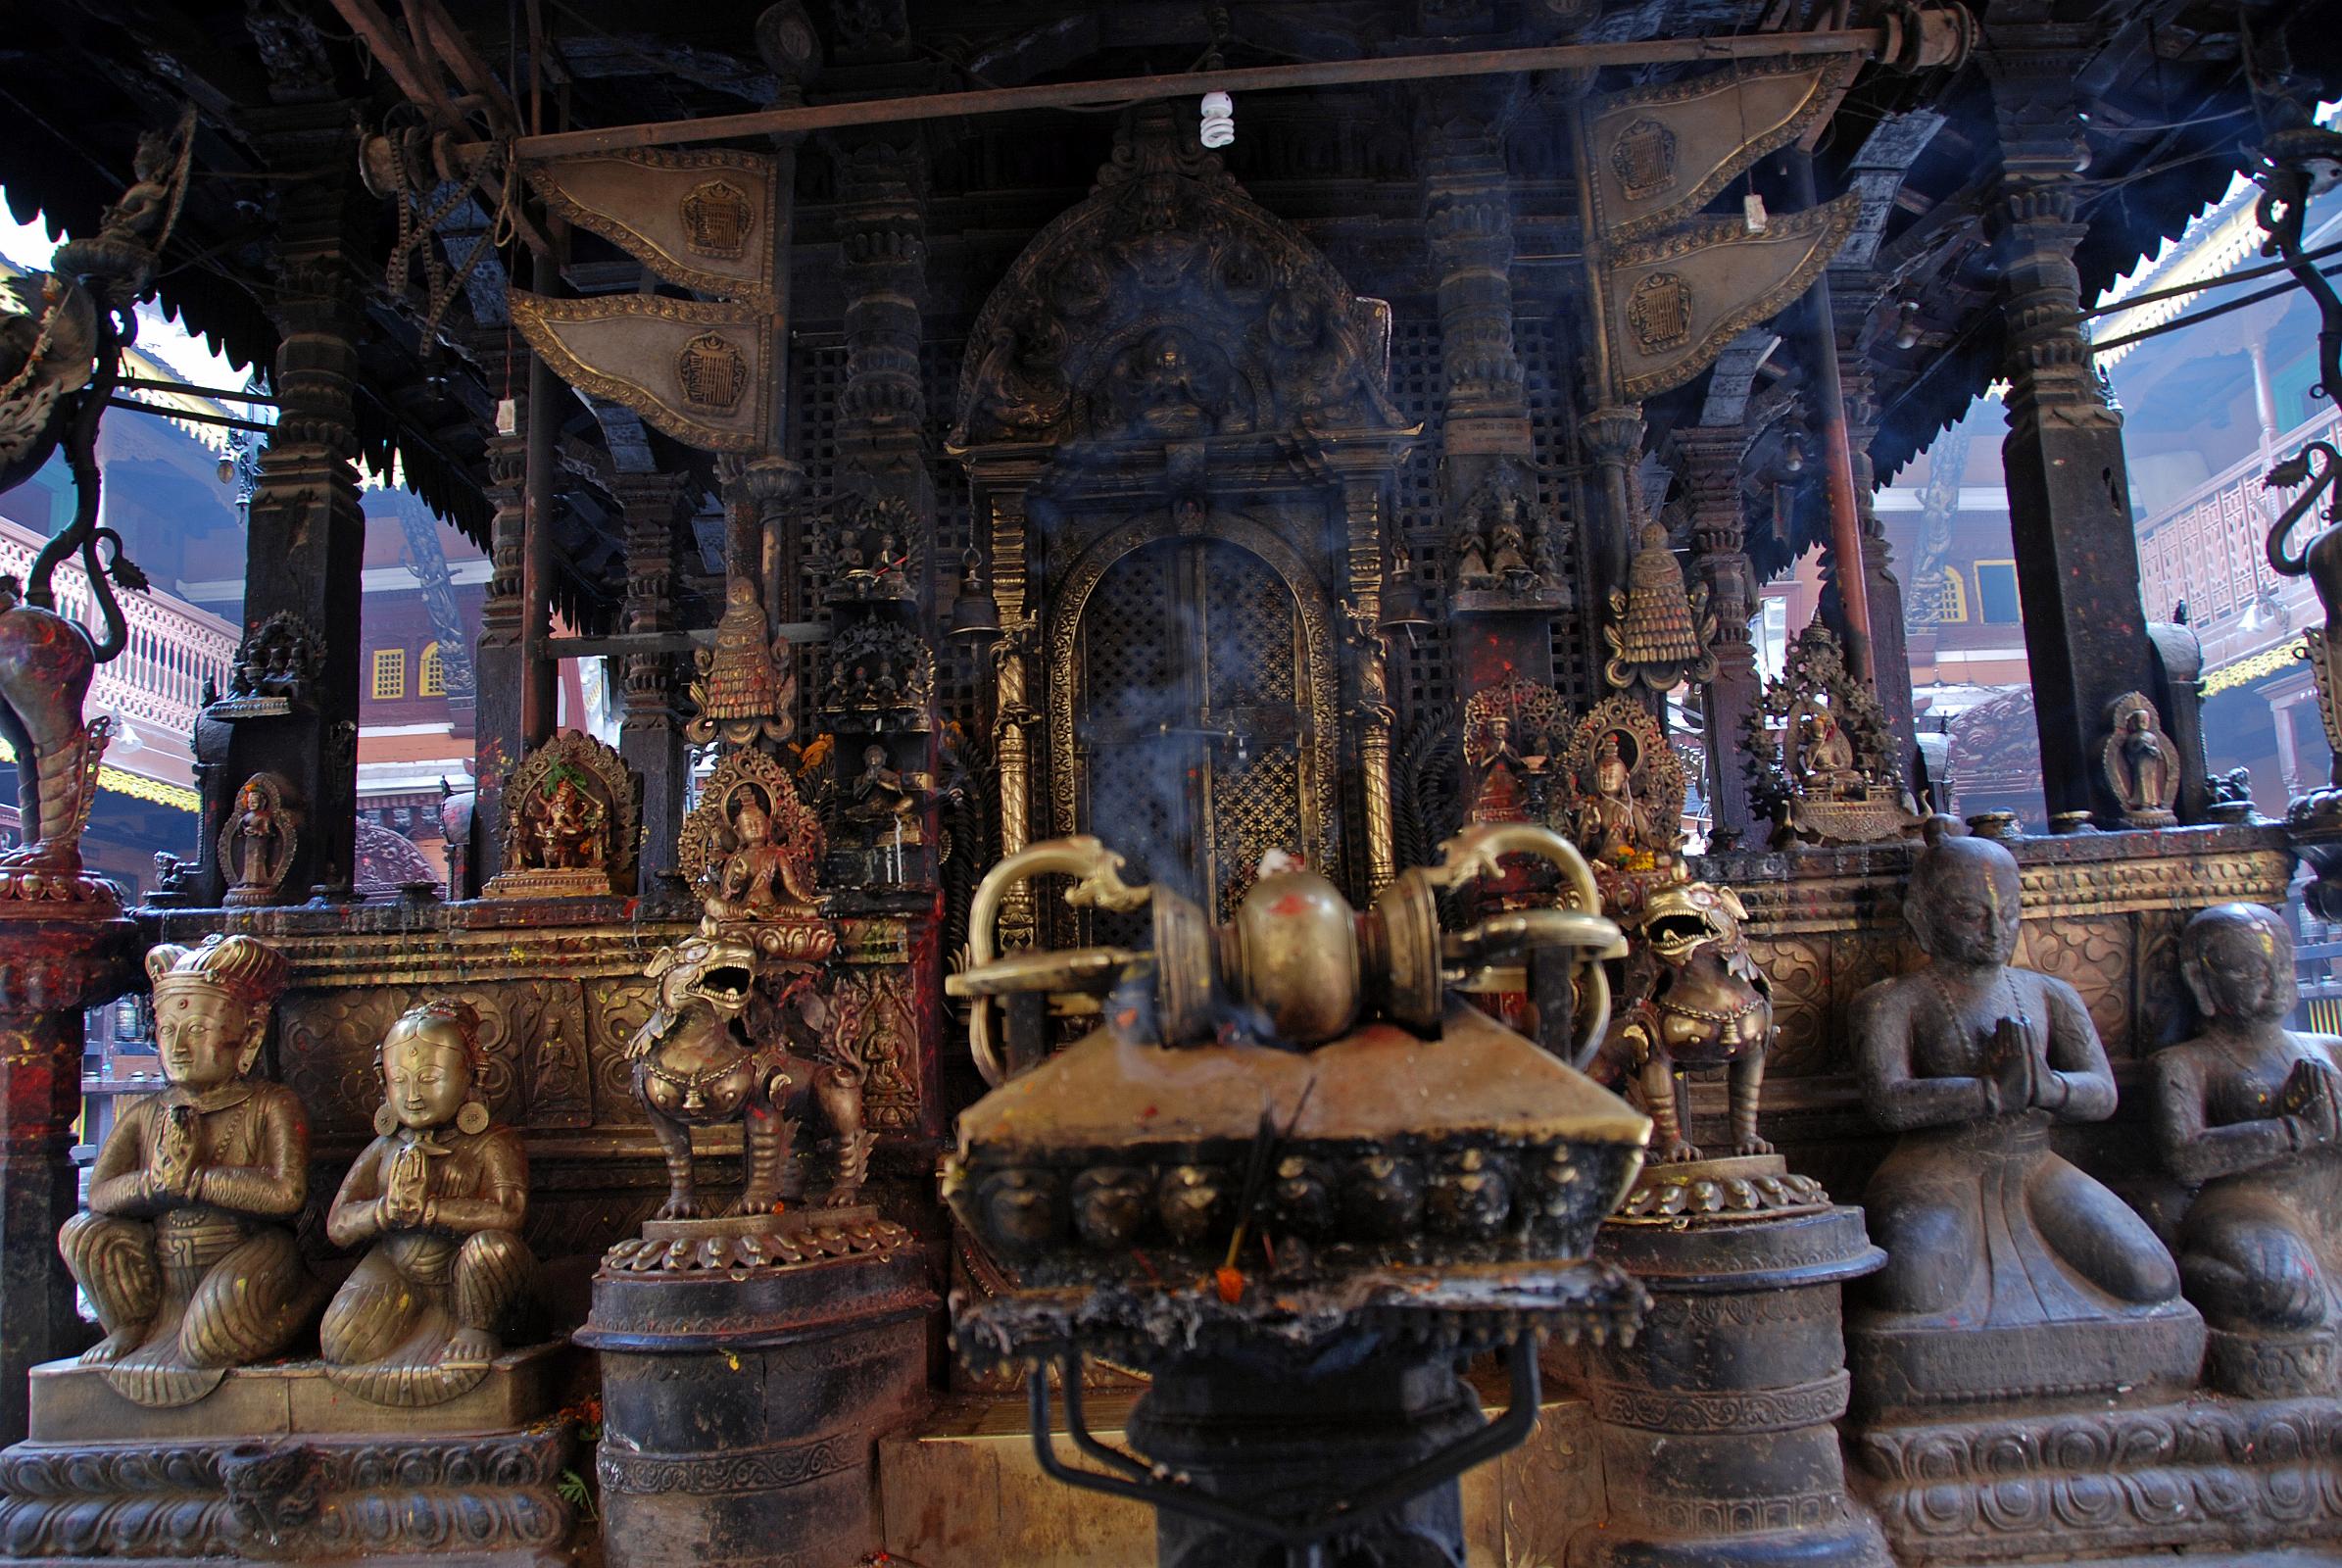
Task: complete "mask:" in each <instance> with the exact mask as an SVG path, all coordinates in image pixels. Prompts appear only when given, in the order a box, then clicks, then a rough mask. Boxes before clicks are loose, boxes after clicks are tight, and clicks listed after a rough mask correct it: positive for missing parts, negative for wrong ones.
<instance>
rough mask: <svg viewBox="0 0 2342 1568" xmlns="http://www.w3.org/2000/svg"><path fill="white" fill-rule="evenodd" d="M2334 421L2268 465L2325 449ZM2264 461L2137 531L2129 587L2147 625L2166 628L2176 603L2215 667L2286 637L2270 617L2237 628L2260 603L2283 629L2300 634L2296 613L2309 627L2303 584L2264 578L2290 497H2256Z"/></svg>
mask: <svg viewBox="0 0 2342 1568" xmlns="http://www.w3.org/2000/svg"><path fill="white" fill-rule="evenodd" d="M2337 421H2342V410H2337V409H2335V408H2334V407H2333V406H2331V405H2328V406H2327V407H2325V408H2323V409H2320V410H2318V414H2317V415H2316V416H2315V417H2312V418H2310V419H2308V420H2307V421H2305V422H2304V423H2302V424H2299V425H2296V426H2295V427H2294V428H2293V429H2291V430H2289V431H2287V432H2286V433H2285V434H2284V435H2283V436H2282V437H2281V438H2280V439H2279V440H2278V441H2277V443H2276V446H2275V450H2274V456H2275V457H2277V458H2286V457H2290V456H2292V455H2293V454H2294V453H2296V452H2299V451H2300V450H2301V449H2302V445H2303V443H2305V442H2308V441H2314V440H2317V439H2318V438H2320V437H2324V438H2327V439H2331V438H2332V437H2333V434H2334V430H2335V426H2336V423H2337ZM2269 461H2270V460H2269V459H2267V458H2264V457H2263V456H2262V455H2261V454H2260V453H2258V452H2256V453H2254V454H2253V455H2252V456H2250V457H2248V458H2245V459H2244V460H2243V461H2241V462H2239V463H2234V464H2231V465H2229V466H2227V467H2226V468H2223V469H2222V470H2221V471H2220V472H2219V473H2216V474H2214V475H2213V476H2212V477H2211V478H2209V479H2207V480H2205V481H2204V482H2203V483H2202V484H2200V485H2198V486H2196V488H2195V489H2193V490H2191V491H2189V492H2188V493H2187V494H2186V495H2184V496H2182V497H2180V498H2179V500H2178V501H2177V502H2176V503H2175V504H2174V505H2172V506H2170V507H2167V508H2165V509H2164V510H2163V511H2161V512H2159V513H2157V514H2155V515H2153V516H2150V517H2148V518H2146V519H2145V520H2144V521H2142V522H2141V523H2140V524H2139V529H2138V547H2139V580H2140V587H2141V589H2142V591H2143V592H2144V594H2145V596H2146V600H2147V613H2148V616H2149V617H2150V618H2151V619H2156V620H2162V619H2166V618H2168V617H2169V616H2170V615H2171V610H2172V607H2173V606H2175V605H2177V604H2179V603H2180V602H2181V601H2182V600H2184V601H2185V602H2186V604H2187V613H2188V620H2189V621H2190V623H2192V624H2193V625H2194V626H2195V628H2196V632H2197V635H2199V636H2200V637H2202V638H2203V639H2204V641H2205V653H2206V656H2207V657H2208V659H2209V660H2210V661H2211V662H2215V663H2220V662H2226V661H2228V660H2231V659H2236V658H2240V657H2242V656H2244V655H2245V654H2248V653H2251V652H2253V651H2254V650H2253V646H2252V645H2253V644H2254V642H2255V641H2257V640H2263V639H2264V638H2265V639H2266V640H2268V641H2269V642H2272V643H2273V642H2275V641H2278V640H2280V639H2282V638H2283V637H2284V636H2287V635H2289V632H2288V631H2287V628H2286V627H2285V626H2284V625H2283V624H2280V623H2279V621H2278V620H2276V619H2275V618H2273V617H2267V616H2265V617H2264V620H2265V622H2266V624H2264V625H2257V626H2255V627H2252V628H2245V627H2243V626H2241V625H2240V624H2239V622H2240V621H2241V620H2242V619H2243V617H2244V616H2245V615H2246V614H2247V613H2250V612H2251V610H2252V608H2253V606H2254V604H2255V602H2256V601H2259V600H2261V599H2262V598H2263V597H2264V596H2265V595H2269V594H2273V595H2274V596H2275V601H2276V603H2277V604H2278V605H2279V606H2281V607H2283V608H2284V609H2286V610H2288V611H2290V612H2291V613H2292V615H2291V623H2292V625H2293V626H2296V627H2298V626H2300V625H2301V624H2303V612H2304V611H2305V610H2306V611H2307V613H2308V616H2309V618H2310V619H2312V620H2315V619H2316V618H2317V617H2318V610H2317V601H2316V597H2315V596H2314V595H2312V594H2311V593H2310V591H2309V588H2308V586H2307V584H2305V583H2303V582H2301V581H2299V580H2298V579H2295V580H2287V579H2285V578H2281V577H2279V576H2277V575H2276V573H2274V572H2272V571H2270V570H2269V561H2268V558H2267V555H2266V550H2267V540H2268V537H2269V524H2270V523H2271V522H2273V521H2274V520H2275V519H2276V516H2277V515H2278V514H2279V513H2280V512H2282V511H2283V510H2284V508H2285V504H2286V502H2287V501H2289V500H2290V499H2291V497H2292V494H2293V492H2290V491H2279V490H2264V489H2263V488H2262V487H2261V481H2262V479H2263V477H2264V476H2265V475H2266V474H2267V473H2268V472H2269ZM2308 526H2309V525H2307V524H2305V528H2307V527H2308ZM2216 644H2217V645H2218V646H2217V648H2216V646H2215V645H2216Z"/></svg>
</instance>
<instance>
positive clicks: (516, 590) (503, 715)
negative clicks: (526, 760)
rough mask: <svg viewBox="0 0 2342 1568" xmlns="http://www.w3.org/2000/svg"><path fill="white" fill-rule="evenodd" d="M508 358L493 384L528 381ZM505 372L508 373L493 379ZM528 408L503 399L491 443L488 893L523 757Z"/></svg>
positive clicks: (484, 629)
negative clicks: (507, 799) (509, 790)
mask: <svg viewBox="0 0 2342 1568" xmlns="http://www.w3.org/2000/svg"><path fill="white" fill-rule="evenodd" d="M501 358H502V359H503V361H504V363H503V364H502V365H501V366H499V365H495V364H491V366H490V369H491V371H492V380H491V384H492V385H496V384H502V385H508V386H509V385H512V384H513V383H514V382H515V381H525V379H526V375H527V359H528V356H527V353H526V351H525V350H523V351H520V352H518V353H513V354H506V355H502V356H501ZM499 369H501V370H504V371H505V372H507V373H505V374H503V375H494V374H493V372H494V371H496V370H499ZM527 406H528V400H527V399H526V398H524V397H518V396H513V397H509V398H506V399H504V400H502V401H501V402H500V403H499V405H498V411H497V416H496V424H495V427H494V428H493V429H492V430H491V432H490V434H489V436H488V485H487V496H488V503H489V505H490V506H492V507H493V508H495V513H494V515H493V516H492V517H491V519H490V522H489V533H488V593H487V597H486V599H485V600H484V601H483V602H482V604H481V606H480V641H479V660H478V664H479V683H480V693H479V706H478V708H477V710H476V718H475V720H474V723H475V729H474V732H473V737H472V759H473V760H472V773H473V783H474V785H475V788H476V791H477V793H476V794H475V795H474V796H473V802H474V804H473V808H472V839H473V844H474V854H475V861H474V864H473V867H472V872H471V877H472V881H473V883H474V885H475V886H485V885H486V884H487V881H488V879H489V878H490V877H492V876H494V875H496V874H497V873H498V872H499V871H501V870H503V869H504V784H505V779H506V778H507V777H509V776H510V775H511V773H512V769H513V768H514V767H517V766H518V765H519V763H520V756H521V752H522V750H523V746H522V737H521V729H520V709H521V701H520V698H521V688H522V685H523V674H522V670H523V659H522V649H521V635H520V624H521V601H520V577H521V564H522V557H523V552H524V550H525V547H526V539H527V524H526V518H525V508H524V506H523V503H522V497H521V489H522V481H523V478H524V473H525V469H526V467H527V460H528V438H527V434H526V431H525V428H524V411H525V410H526V408H527Z"/></svg>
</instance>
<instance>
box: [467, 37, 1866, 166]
mask: <svg viewBox="0 0 2342 1568" xmlns="http://www.w3.org/2000/svg"><path fill="white" fill-rule="evenodd" d="M1896 42H1897V30H1896V29H1895V28H1893V27H1837V28H1831V29H1828V30H1825V31H1819V32H1755V33H1732V34H1722V35H1719V36H1716V37H1709V38H1642V39H1636V40H1634V41H1631V42H1624V43H1566V44H1549V45H1546V46H1543V47H1540V48H1534V49H1481V50H1474V51H1471V52H1468V53H1464V54H1452V55H1393V56H1391V57H1389V58H1386V59H1369V60H1324V61H1312V62H1307V63H1304V64H1300V65H1291V66H1246V67H1243V68H1240V69H1236V70H1230V71H1191V72H1183V73H1179V74H1176V75H1160V76H1121V77H1107V78H1105V79H1103V80H1098V81H1066V82H1045V83H1042V84H1040V85H1038V86H1030V87H987V88H982V89H979V90H977V91H974V92H943V93H930V94H927V95H926V96H924V97H916V98H866V99H857V100H854V101H850V102H847V103H835V104H814V105H810V106H807V107H805V108H802V109H761V110H756V111H753V112H751V113H748V114H742V115H714V116H710V117H709V118H707V119H705V120H667V121H659V122H657V123H651V124H640V125H606V126H603V127H601V128H599V129H594V130H562V131H553V132H549V133H547V134H545V135H541V136H522V137H520V138H519V139H518V140H517V141H516V142H515V143H514V145H513V151H514V152H515V153H516V154H517V155H518V156H519V157H521V158H524V159H541V158H562V157H567V156H569V155H571V154H575V153H598V152H614V151H618V150H621V149H624V148H630V147H679V146H684V145H686V144H689V143H692V142H708V141H726V140H729V139H731V138H732V137H735V136H786V135H803V134H805V133H806V132H809V131H817V130H834V129H837V128H838V127H840V126H844V125H887V124H895V123H901V122H903V121H909V120H951V119H954V118H957V117H959V116H962V115H1002V114H1008V113H1011V112H1013V111H1016V110H1020V109H1086V108H1095V107H1098V105H1101V104H1107V105H1110V104H1124V103H1140V102H1145V101H1147V100H1149V99H1155V98H1186V97H1190V96H1197V97H1199V96H1201V95H1202V94H1204V93H1207V92H1269V91H1273V90H1275V89H1278V88H1281V87H1338V86H1345V85H1349V84H1352V83H1357V82H1374V81H1425V80H1431V79H1433V78H1436V77H1440V76H1500V75H1509V74H1512V73H1517V72H1528V71H1592V70H1596V69H1598V68H1600V67H1603V66H1645V65H1658V64H1664V63H1668V62H1678V61H1690V62H1697V61H1703V60H1767V59H1779V58H1781V57H1782V56H1784V55H1876V54H1880V53H1883V52H1885V51H1887V50H1889V49H1892V48H1894V47H1895V45H1896Z"/></svg>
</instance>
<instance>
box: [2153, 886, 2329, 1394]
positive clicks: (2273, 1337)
mask: <svg viewBox="0 0 2342 1568" xmlns="http://www.w3.org/2000/svg"><path fill="white" fill-rule="evenodd" d="M2179 969H2180V973H2181V975H2182V976H2183V977H2184V978H2185V980H2186V982H2187V988H2188V990H2189V991H2190V992H2191V993H2192V994H2193V995H2194V997H2195V1003H2196V1010H2197V1011H2198V1012H2199V1013H2201V1014H2202V1016H2203V1019H2204V1032H2203V1033H2202V1034H2200V1035H2198V1036H2196V1038H2195V1039H2193V1040H2190V1041H2188V1042H2186V1043H2185V1044H2183V1045H2177V1046H2172V1047H2171V1048H2170V1049H2169V1050H2166V1051H2163V1052H2160V1053H2158V1054H2156V1056H2155V1058H2154V1063H2153V1065H2154V1072H2155V1088H2154V1093H2155V1107H2154V1109H2155V1138H2156V1144H2157V1146H2158V1148H2159V1150H2160V1151H2161V1152H2162V1155H2163V1163H2164V1167H2165V1168H2166V1169H2167V1170H2169V1171H2170V1172H2171V1174H2172V1175H2173V1176H2175V1177H2177V1178H2178V1179H2179V1180H2180V1181H2182V1182H2184V1183H2186V1184H2187V1185H2188V1186H2189V1187H2191V1188H2194V1189H2195V1190H2196V1191H2195V1199H2194V1201H2193V1202H2192V1203H2190V1204H2189V1206H2188V1209H2187V1213H2186V1216H2185V1218H2184V1219H2183V1220H2182V1221H2181V1222H2180V1229H2179V1276H2180V1278H2181V1280H2182V1281H2184V1282H2185V1284H2186V1287H2187V1295H2188V1298H2189V1299H2191V1300H2193V1301H2194V1302H2195V1303H2196V1306H2197V1307H2198V1308H2199V1309H2200V1310H2201V1311H2202V1312H2203V1314H2204V1316H2205V1318H2206V1320H2207V1321H2208V1322H2209V1323H2210V1324H2211V1326H2212V1330H2213V1333H2212V1354H2211V1358H2210V1366H2209V1371H2210V1376H2211V1379H2212V1381H2213V1382H2214V1383H2215V1384H2216V1385H2217V1386H2219V1387H2221V1388H2223V1389H2225V1390H2227V1391H2228V1392H2230V1393H2235V1394H2242V1395H2247V1396H2251V1397H2279V1396H2288V1395H2303V1394H2322V1393H2328V1392H2331V1390H2332V1389H2333V1386H2334V1375H2335V1360H2336V1329H2337V1326H2342V1039H2337V1038H2335V1037H2334V1036H2332V1035H2303V1034H2294V1033H2293V1032H2291V1031H2290V1030H2288V1029H2287V1028H2286V1027H2285V1019H2286V1017H2287V1016H2288V1015H2290V1014H2291V1012H2292V1011H2293V1007H2294V1004H2295V1003H2296V1001H2298V1000H2299V999H2298V996H2297V993H2296V990H2295V986H2294V977H2293V936H2292V933H2291V932H2290V931H2288V930H2287V929H2286V925H2285V921H2284V920H2283V918H2282V917H2280V916H2279V915H2277V914H2276V913H2274V912H2273V911H2271V910H2269V909H2265V908H2263V907H2260V906H2259V905H2257V904H2223V905H2221V906H2220V907H2218V908H2212V909H2206V910H2204V911H2203V912H2202V913H2201V914H2198V915H2197V916H2196V917H2195V918H2194V919H2192V920H2190V921H2189V922H2188V923H2187V928H2186V929H2185V930H2184V931H2183V932H2182V933H2181V934H2180V938H2179Z"/></svg>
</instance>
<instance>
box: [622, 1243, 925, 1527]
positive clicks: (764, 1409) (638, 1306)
mask: <svg viewBox="0 0 2342 1568" xmlns="http://www.w3.org/2000/svg"><path fill="white" fill-rule="evenodd" d="M796 1217H801V1216H782V1218H796ZM802 1217H810V1218H813V1219H818V1218H819V1211H817V1210H812V1211H806V1215H805V1216H802ZM880 1223H883V1222H880ZM816 1229H817V1227H812V1226H808V1227H806V1228H805V1229H804V1230H801V1231H796V1232H794V1233H793V1235H792V1238H791V1239H792V1241H793V1242H796V1243H805V1244H807V1245H809V1243H810V1238H811V1237H812V1235H813V1234H814V1233H815V1231H816ZM890 1230H892V1231H893V1235H894V1236H895V1237H897V1238H900V1240H898V1241H897V1242H895V1243H894V1245H891V1246H889V1247H888V1248H886V1249H885V1250H876V1251H860V1252H848V1253H846V1254H845V1255H840V1256H816V1257H814V1258H811V1259H808V1260H806V1261H804V1262H799V1263H793V1264H786V1265H782V1266H741V1265H738V1264H735V1265H734V1266H730V1267H724V1268H712V1269H700V1270H692V1271H686V1272H664V1271H651V1272H637V1271H635V1270H633V1269H630V1268H625V1267H620V1266H605V1267H604V1269H603V1270H602V1271H601V1272H600V1273H599V1274H597V1275H596V1276H595V1279H594V1309H593V1315H592V1316H591V1317H590V1318H589V1319H588V1320H587V1323H586V1326H585V1328H584V1329H583V1330H581V1331H580V1332H579V1333H578V1335H577V1341H578V1343H579V1344H581V1345H584V1346H587V1347H589V1348H592V1349H594V1350H596V1351H598V1352H600V1355H601V1358H602V1401H603V1402H602V1408H603V1434H602V1447H601V1455H600V1458H599V1461H598V1470H599V1474H600V1477H601V1482H602V1511H603V1520H604V1522H603V1542H604V1553H605V1557H606V1559H607V1561H608V1562H609V1563H610V1568H717V1565H722V1564H731V1563H738V1564H743V1565H745V1564H750V1563H756V1564H761V1565H770V1564H774V1563H802V1564H806V1565H808V1568H809V1565H815V1564H820V1565H827V1564H832V1563H837V1564H846V1563H853V1562H857V1561H859V1560H861V1559H862V1558H863V1556H865V1555H866V1554H868V1553H870V1552H873V1551H875V1550H877V1549H878V1546H879V1534H878V1523H877V1519H876V1516H875V1512H874V1508H873V1498H874V1496H875V1488H874V1487H873V1486H872V1485H871V1478H870V1465H871V1457H872V1450H873V1446H874V1445H875V1443H876V1441H877V1439H878V1437H879V1435H880V1434H881V1433H883V1432H886V1431H888V1430H890V1429H892V1428H894V1427H896V1426H898V1425H901V1424H903V1423H906V1422H908V1421H910V1420H913V1419H915V1418H916V1417H917V1416H918V1415H919V1414H920V1412H921V1410H922V1408H923V1405H924V1402H925V1398H926V1387H927V1339H928V1331H927V1319H928V1315H929V1314H930V1313H932V1312H934V1311H935V1310H936V1308H937V1305H938V1302H937V1301H936V1299H935V1295H934V1293H933V1292H932V1291H930V1290H929V1289H928V1288H927V1283H926V1268H925V1259H924V1257H923V1256H922V1254H921V1253H920V1251H919V1250H917V1248H916V1247H915V1246H912V1245H910V1238H909V1235H908V1233H907V1232H903V1231H901V1230H899V1229H895V1228H892V1227H890ZM650 1245H662V1244H650ZM688 1245H692V1246H695V1247H696V1245H697V1243H696V1242H694V1243H691V1244H688Z"/></svg>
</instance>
